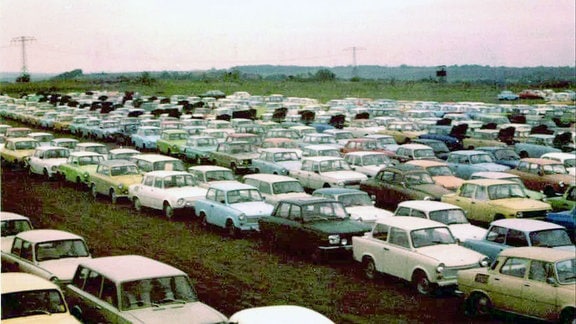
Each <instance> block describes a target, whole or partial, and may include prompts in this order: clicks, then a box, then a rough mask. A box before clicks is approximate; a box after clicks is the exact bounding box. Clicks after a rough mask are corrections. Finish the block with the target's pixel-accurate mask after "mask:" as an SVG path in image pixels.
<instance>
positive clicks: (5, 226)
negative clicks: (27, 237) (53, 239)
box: [1, 219, 32, 237]
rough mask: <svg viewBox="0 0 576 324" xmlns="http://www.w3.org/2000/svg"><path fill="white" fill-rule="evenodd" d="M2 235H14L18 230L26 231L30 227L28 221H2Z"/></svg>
mask: <svg viewBox="0 0 576 324" xmlns="http://www.w3.org/2000/svg"><path fill="white" fill-rule="evenodd" d="M1 226H2V235H1V236H2V237H4V236H12V235H16V234H18V233H20V232H24V231H28V230H31V229H32V226H30V222H28V221H27V220H24V219H22V220H10V221H2V222H1Z"/></svg>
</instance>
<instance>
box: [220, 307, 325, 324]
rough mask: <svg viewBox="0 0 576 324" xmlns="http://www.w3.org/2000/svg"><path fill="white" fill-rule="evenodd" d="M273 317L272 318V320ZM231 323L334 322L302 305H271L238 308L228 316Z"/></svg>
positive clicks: (323, 323)
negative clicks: (238, 309)
mask: <svg viewBox="0 0 576 324" xmlns="http://www.w3.org/2000/svg"><path fill="white" fill-rule="evenodd" d="M272 319H274V320H272ZM230 321H231V323H252V324H265V323H270V321H272V322H276V323H284V324H286V323H316V324H329V323H334V322H332V321H331V320H330V319H328V318H327V317H326V316H324V315H322V314H320V313H318V312H316V311H314V310H312V309H309V308H305V307H302V306H296V305H273V306H262V307H254V308H247V309H243V310H240V311H238V312H236V313H234V314H233V315H232V316H231V317H230Z"/></svg>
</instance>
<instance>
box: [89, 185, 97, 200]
mask: <svg viewBox="0 0 576 324" xmlns="http://www.w3.org/2000/svg"><path fill="white" fill-rule="evenodd" d="M90 193H92V197H94V199H96V198H97V197H98V191H96V185H95V184H92V185H91V186H90Z"/></svg>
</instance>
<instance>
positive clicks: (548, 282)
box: [546, 277, 558, 287]
mask: <svg viewBox="0 0 576 324" xmlns="http://www.w3.org/2000/svg"><path fill="white" fill-rule="evenodd" d="M546 283H547V284H549V285H552V286H554V287H556V286H558V283H557V282H556V279H554V277H548V278H546Z"/></svg>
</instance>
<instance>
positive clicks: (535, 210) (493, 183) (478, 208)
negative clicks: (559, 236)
mask: <svg viewBox="0 0 576 324" xmlns="http://www.w3.org/2000/svg"><path fill="white" fill-rule="evenodd" d="M442 201H443V202H446V203H449V204H453V205H456V206H460V207H461V208H462V209H464V210H466V211H467V214H466V217H467V218H468V220H470V222H472V223H478V224H482V225H488V224H489V223H491V222H492V221H494V220H499V219H503V218H532V219H544V217H546V213H547V212H548V211H549V210H551V207H550V204H548V203H546V202H542V201H539V200H534V199H530V198H528V197H527V196H526V193H525V192H524V190H523V188H522V186H520V185H519V184H518V183H516V182H513V181H508V180H496V179H476V180H467V181H465V182H464V183H463V184H462V185H461V186H460V188H458V190H457V191H456V192H455V193H450V194H446V195H444V196H442Z"/></svg>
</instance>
